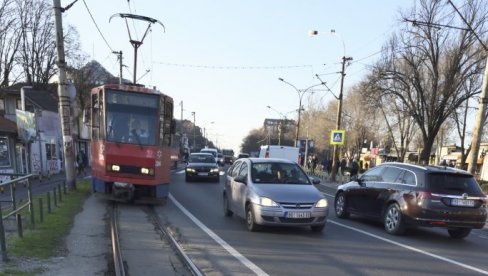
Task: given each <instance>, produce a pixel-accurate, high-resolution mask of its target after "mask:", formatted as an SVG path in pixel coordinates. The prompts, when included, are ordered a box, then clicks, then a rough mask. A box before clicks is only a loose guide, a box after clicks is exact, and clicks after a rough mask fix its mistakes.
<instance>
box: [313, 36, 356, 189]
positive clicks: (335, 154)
mask: <svg viewBox="0 0 488 276" xmlns="http://www.w3.org/2000/svg"><path fill="white" fill-rule="evenodd" d="M308 34H309V35H310V36H316V35H318V34H319V32H318V31H316V30H312V31H309V33H308ZM330 34H332V35H335V36H337V37H339V38H340V39H341V42H342V50H343V53H344V54H343V56H342V69H341V72H340V73H341V90H340V92H339V97H337V99H338V103H337V118H336V130H339V129H340V128H341V115H342V98H343V97H342V96H343V89H344V77H345V76H346V73H345V70H346V62H348V61H351V60H352V57H346V45H345V43H344V39H342V36H340V35H339V34H338V33H336V31H335V30H330ZM338 167H339V147H338V146H337V145H334V152H333V154H332V175H331V180H332V181H335V180H336V174H337V170H338Z"/></svg>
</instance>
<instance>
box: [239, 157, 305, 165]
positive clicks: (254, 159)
mask: <svg viewBox="0 0 488 276" xmlns="http://www.w3.org/2000/svg"><path fill="white" fill-rule="evenodd" d="M245 159H249V160H250V161H251V162H252V163H285V164H296V163H295V162H293V161H290V160H288V159H282V158H258V157H251V158H245Z"/></svg>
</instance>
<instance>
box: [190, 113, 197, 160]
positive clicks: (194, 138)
mask: <svg viewBox="0 0 488 276" xmlns="http://www.w3.org/2000/svg"><path fill="white" fill-rule="evenodd" d="M191 115H193V151H195V149H196V138H197V134H196V132H195V126H196V125H195V121H196V120H195V111H193V112H192V113H191Z"/></svg>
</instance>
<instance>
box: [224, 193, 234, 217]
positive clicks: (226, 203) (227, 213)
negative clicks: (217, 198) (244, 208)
mask: <svg viewBox="0 0 488 276" xmlns="http://www.w3.org/2000/svg"><path fill="white" fill-rule="evenodd" d="M233 214H234V212H232V211H231V210H230V208H229V200H228V199H227V195H226V194H224V215H225V216H226V217H232V215H233Z"/></svg>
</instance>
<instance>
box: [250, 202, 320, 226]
mask: <svg viewBox="0 0 488 276" xmlns="http://www.w3.org/2000/svg"><path fill="white" fill-rule="evenodd" d="M252 206H253V211H254V217H255V220H256V223H257V224H260V225H268V226H273V225H274V226H314V225H323V224H325V223H326V222H327V216H328V214H329V208H328V207H327V208H312V209H300V210H296V209H285V208H282V207H265V206H261V205H257V204H253V205H252ZM291 212H303V213H309V214H310V217H304V218H290V214H291Z"/></svg>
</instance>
